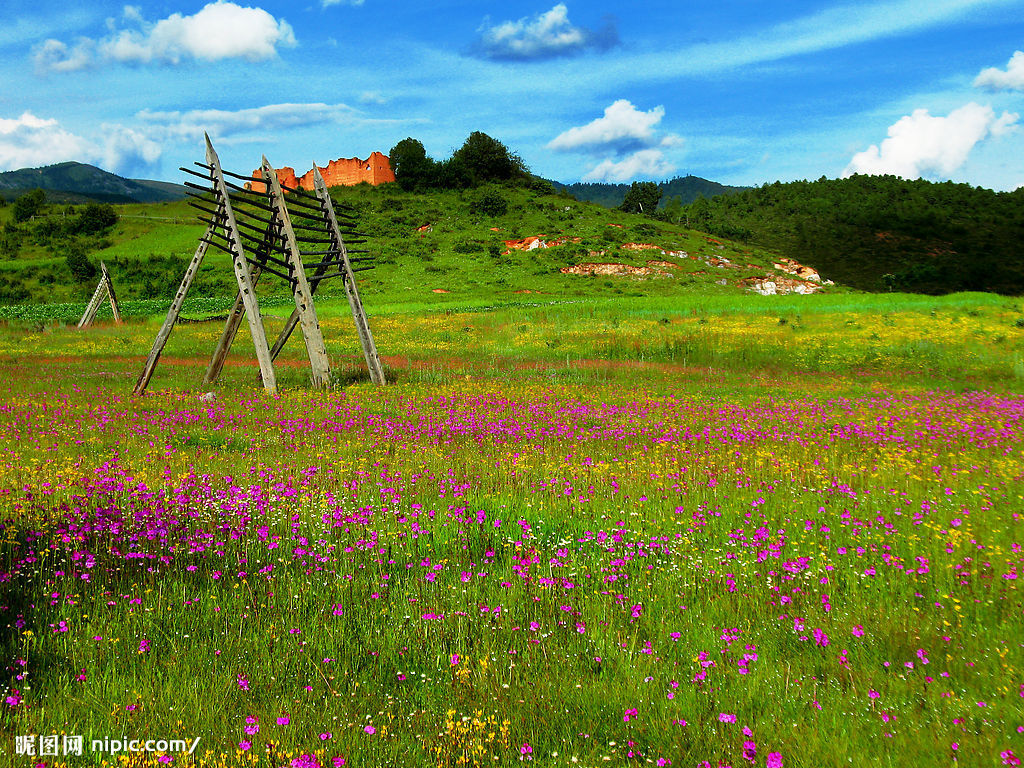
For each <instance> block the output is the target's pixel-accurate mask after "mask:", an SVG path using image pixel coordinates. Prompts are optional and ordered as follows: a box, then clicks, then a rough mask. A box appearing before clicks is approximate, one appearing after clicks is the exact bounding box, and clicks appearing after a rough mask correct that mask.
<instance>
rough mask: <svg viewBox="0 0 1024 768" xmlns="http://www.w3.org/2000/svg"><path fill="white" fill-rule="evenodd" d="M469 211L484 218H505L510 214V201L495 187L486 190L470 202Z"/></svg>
mask: <svg viewBox="0 0 1024 768" xmlns="http://www.w3.org/2000/svg"><path fill="white" fill-rule="evenodd" d="M469 210H470V211H471V212H472V213H475V214H479V215H482V216H491V217H495V216H504V215H505V214H506V213H508V200H506V199H505V197H504V196H503V195H502V194H501V193H500V192H498V190H496V189H494V188H493V187H492V188H488V189H484V190H482V191H481V192H479V193H478V194H477V195H476V197H475V198H473V200H471V201H470V203H469Z"/></svg>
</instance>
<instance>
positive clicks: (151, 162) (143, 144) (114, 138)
mask: <svg viewBox="0 0 1024 768" xmlns="http://www.w3.org/2000/svg"><path fill="white" fill-rule="evenodd" d="M101 130H102V133H103V145H102V147H101V148H100V157H99V159H100V165H101V166H102V167H103V168H106V169H108V170H113V171H114V172H115V173H120V174H134V173H137V172H143V171H145V170H148V169H150V168H153V167H154V166H155V165H156V163H157V161H158V160H159V159H160V155H161V154H162V153H163V145H162V144H161V143H160V142H158V141H155V140H154V139H153V138H152V137H150V136H147V135H146V134H145V133H143V132H140V131H137V130H134V129H132V128H126V127H124V126H123V125H109V124H104V125H103V126H101Z"/></svg>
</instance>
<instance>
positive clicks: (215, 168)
mask: <svg viewBox="0 0 1024 768" xmlns="http://www.w3.org/2000/svg"><path fill="white" fill-rule="evenodd" d="M205 138H206V162H207V163H208V164H209V165H210V167H211V173H212V175H213V184H214V190H215V192H216V193H217V197H218V199H219V202H220V204H221V205H222V206H223V207H224V219H225V221H224V224H223V228H224V230H225V232H226V233H227V234H228V235H229V237H230V244H231V264H232V266H233V267H234V270H235V279H236V281H237V282H238V291H239V293H241V294H242V304H243V306H244V307H245V316H246V317H247V318H248V320H249V330H250V332H251V334H252V343H253V346H254V347H255V348H256V360H257V362H258V363H259V366H260V376H261V377H262V378H263V387H264V388H265V389H266V390H267V392H269V393H271V394H275V393H276V392H277V376H276V375H275V373H274V362H273V360H272V359H271V357H270V347H269V346H268V344H267V334H266V331H265V330H264V328H263V319H262V318H261V317H260V307H259V303H258V302H257V301H256V291H255V289H254V287H253V284H252V275H251V273H250V272H249V264H248V262H246V260H245V252H244V251H243V250H242V236H241V235H240V234H239V231H238V225H237V224H236V223H235V213H234V211H233V210H232V208H231V197H230V195H229V194H228V190H227V185H226V184H225V182H224V174H223V172H222V171H221V167H220V158H219V157H217V152H216V150H214V148H213V144H212V143H210V137H209V135H206V136H205Z"/></svg>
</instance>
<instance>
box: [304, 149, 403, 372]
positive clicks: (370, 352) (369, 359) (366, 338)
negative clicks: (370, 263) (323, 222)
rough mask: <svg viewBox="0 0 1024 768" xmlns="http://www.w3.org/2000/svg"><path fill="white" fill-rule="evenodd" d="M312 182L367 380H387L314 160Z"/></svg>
mask: <svg viewBox="0 0 1024 768" xmlns="http://www.w3.org/2000/svg"><path fill="white" fill-rule="evenodd" d="M313 186H314V187H315V188H316V194H317V197H319V198H320V205H321V206H322V208H323V211H324V215H325V216H326V217H327V228H328V231H329V233H330V235H331V238H332V239H333V240H334V245H335V247H336V248H337V249H338V251H339V252H340V253H341V260H342V267H343V269H344V274H345V276H344V277H343V278H342V281H343V282H344V283H345V295H346V296H347V297H348V304H349V307H350V308H351V309H352V319H353V320H354V321H355V324H356V332H357V333H358V334H359V344H360V346H361V347H362V348H363V357H365V358H366V367H367V369H368V370H369V371H370V381H372V382H373V383H374V384H386V383H387V380H386V379H385V378H384V367H383V366H382V365H381V363H380V357H379V356H378V354H377V345H376V344H374V343H373V334H372V333H370V323H369V321H368V320H367V319H366V312H364V311H363V302H362V301H361V300H360V299H359V289H358V288H356V278H355V273H353V272H352V264H351V263H350V262H349V260H348V251H347V250H346V249H345V241H344V240H343V239H342V237H341V228H340V227H339V226H338V217H337V216H336V215H335V213H334V203H332V202H331V195H330V193H329V192H328V191H327V185H326V184H324V177H323V176H321V175H320V169H319V168H317V167H316V163H313Z"/></svg>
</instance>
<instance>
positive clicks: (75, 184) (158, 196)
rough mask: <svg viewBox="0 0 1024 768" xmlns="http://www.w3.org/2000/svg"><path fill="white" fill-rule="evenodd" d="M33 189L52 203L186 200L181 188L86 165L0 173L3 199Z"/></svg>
mask: <svg viewBox="0 0 1024 768" xmlns="http://www.w3.org/2000/svg"><path fill="white" fill-rule="evenodd" d="M31 189H42V190H44V191H46V193H47V199H49V200H50V201H51V202H60V203H77V202H87V201H90V200H92V201H99V202H105V203H155V202H160V201H164V200H180V199H182V198H183V197H184V196H185V192H184V189H183V188H182V187H181V186H180V185H178V184H170V183H168V182H163V181H149V180H147V179H126V178H124V177H122V176H118V175H116V174H113V173H108V172H107V171H104V170H102V169H101V168H97V167H96V166H94V165H87V164H85V163H75V162H66V163H57V164H56V165H47V166H44V167H41V168H22V169H20V170H17V171H6V172H4V173H0V196H3V197H4V198H5V199H7V200H11V199H13V198H15V197H18V196H19V195H21V194H23V193H24V192H26V191H28V190H31Z"/></svg>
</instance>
